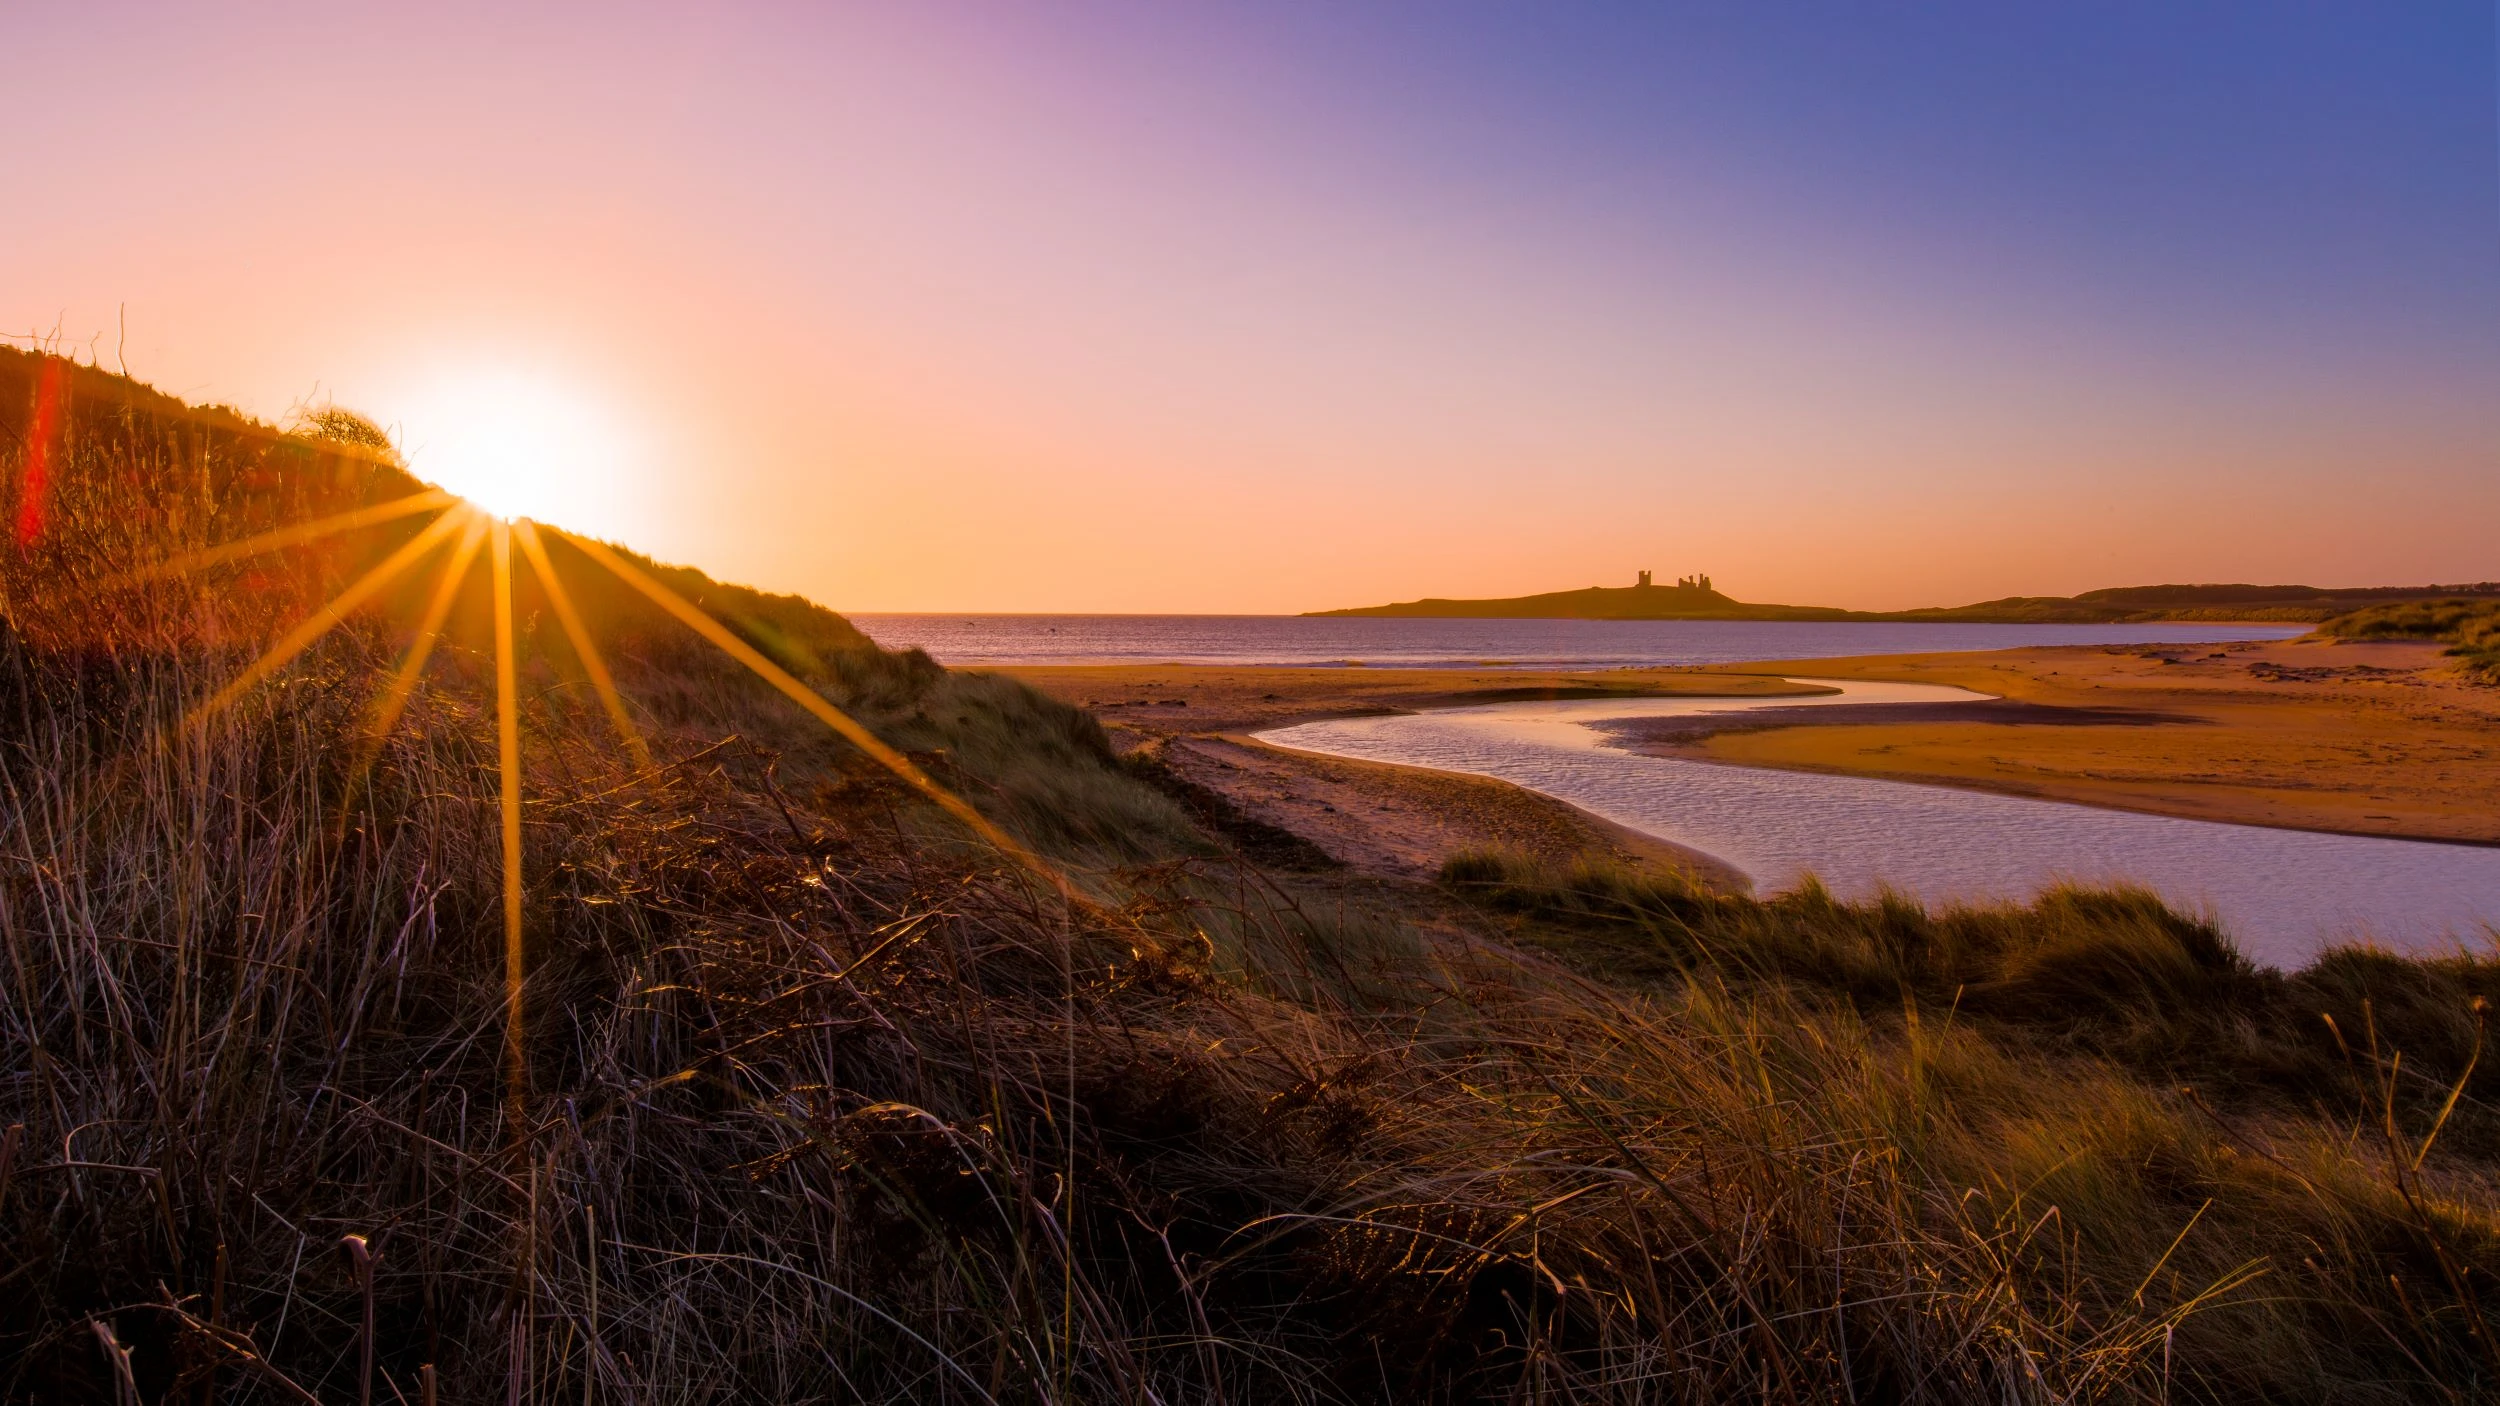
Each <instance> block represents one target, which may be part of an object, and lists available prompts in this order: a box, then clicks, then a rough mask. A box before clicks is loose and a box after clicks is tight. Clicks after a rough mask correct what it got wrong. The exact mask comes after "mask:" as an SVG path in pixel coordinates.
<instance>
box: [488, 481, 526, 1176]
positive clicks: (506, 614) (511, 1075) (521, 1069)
mask: <svg viewBox="0 0 2500 1406" xmlns="http://www.w3.org/2000/svg"><path fill="white" fill-rule="evenodd" d="M490 531H491V532H492V534H493V544H494V545H493V547H492V549H491V551H490V552H489V557H490V559H491V561H492V562H493V571H494V581H495V606H494V613H495V761H496V771H497V773H498V774H499V776H500V778H501V781H502V788H503V789H502V797H501V800H502V804H501V806H500V807H499V809H500V810H501V812H502V818H503V984H504V1077H505V1080H506V1082H507V1084H508V1086H509V1093H508V1096H509V1098H510V1101H511V1109H512V1130H513V1137H514V1138H515V1139H518V1138H519V1137H520V1136H521V1128H522V1122H521V1120H522V1116H523V1114H524V1113H525V1112H526V1111H527V1099H528V1095H529V1064H528V1050H527V1046H526V1045H525V1044H524V1043H523V1040H522V1026H521V1015H522V1012H521V978H522V964H521V898H522V892H521V718H520V712H519V707H520V699H519V694H520V683H519V678H518V676H517V673H516V670H515V666H514V663H513V657H512V525H511V524H510V523H507V522H505V521H504V520H503V519H502V518H496V519H495V520H494V525H493V527H492V528H491V529H490Z"/></svg>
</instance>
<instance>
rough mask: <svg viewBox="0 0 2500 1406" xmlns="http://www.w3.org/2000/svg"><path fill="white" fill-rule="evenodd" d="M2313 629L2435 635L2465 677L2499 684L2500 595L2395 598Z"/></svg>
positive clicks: (2366, 635) (2336, 635) (2354, 635)
mask: <svg viewBox="0 0 2500 1406" xmlns="http://www.w3.org/2000/svg"><path fill="white" fill-rule="evenodd" d="M2317 632H2318V633H2319V634H2321V635H2324V636H2327V637H2328V638H2330V639H2343V640H2440V641H2444V642H2445V643H2446V644H2447V645H2448V653H2449V654H2450V655H2451V656H2453V657H2455V658H2456V660H2457V668H2458V670H2459V671H2460V672H2461V673H2463V674H2465V675H2466V676H2467V677H2468V678H2473V679H2478V680H2480V681H2482V682H2484V683H2489V684H2500V600H2481V599H2468V598H2465V597H2462V596H2458V597H2449V598H2446V599H2441V600H2422V601H2399V602H2395V603H2392V604H2388V605H2374V606H2371V607H2369V608H2368V609H2366V610H2356V611H2353V612H2352V613H2350V614H2348V615H2339V616H2336V617H2335V618H2334V619H2332V620H2329V621H2327V622H2326V623H2325V624H2323V625H2320V626H2319V627H2318V631H2317Z"/></svg>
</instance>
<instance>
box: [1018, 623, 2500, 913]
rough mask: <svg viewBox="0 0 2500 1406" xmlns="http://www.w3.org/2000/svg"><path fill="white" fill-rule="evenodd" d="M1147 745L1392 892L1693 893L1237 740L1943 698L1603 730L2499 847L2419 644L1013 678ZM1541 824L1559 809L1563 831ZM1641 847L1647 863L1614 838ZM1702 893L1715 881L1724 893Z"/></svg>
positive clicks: (1411, 776)
mask: <svg viewBox="0 0 2500 1406" xmlns="http://www.w3.org/2000/svg"><path fill="white" fill-rule="evenodd" d="M1006 672H1010V673H1013V674H1014V675H1015V676H1017V677H1019V678H1021V679H1024V680H1025V681H1026V682H1028V683H1031V684H1033V685H1034V686H1035V687H1037V688H1040V689H1042V690H1043V691H1045V692H1048V693H1050V694H1052V695H1054V696H1056V697H1059V698H1062V699H1065V700H1067V701H1069V702H1072V703H1077V704H1079V705H1081V706H1084V707H1087V708H1089V709H1091V710H1093V711H1094V712H1095V714H1096V715H1097V716H1099V717H1101V718H1102V719H1103V721H1104V723H1105V724H1106V725H1107V726H1108V727H1109V728H1110V729H1111V730H1112V732H1113V735H1114V737H1115V738H1117V739H1120V745H1122V746H1124V747H1134V746H1140V745H1146V744H1148V743H1153V744H1156V745H1159V746H1162V747H1164V748H1165V749H1166V752H1167V755H1168V756H1169V757H1170V758H1171V760H1172V763H1173V765H1174V766H1175V768H1176V769H1179V770H1181V771H1183V772H1184V773H1185V774H1187V775H1188V776H1189V777H1190V778H1191V779H1192V780H1193V781H1195V782H1197V783H1198V784H1201V785H1204V786H1206V787H1208V788H1210V789H1211V790H1214V791H1216V792H1218V793H1220V794H1222V795H1224V796H1226V797H1227V798H1229V799H1230V800H1232V801H1233V803H1234V804H1236V805H1238V806H1240V807H1241V808H1242V809H1243V811H1244V812H1245V813H1247V814H1252V815H1256V816H1259V817H1261V818H1262V819H1265V820H1267V821H1268V822H1269V823H1273V824H1276V825H1278V826H1281V827H1282V828H1284V829H1286V830H1290V831H1292V832H1293V833H1295V834H1299V835H1303V836H1305V837H1306V838H1309V839H1311V840H1312V841H1313V842H1314V843H1316V844H1318V845H1320V846H1321V847H1322V848H1323V849H1326V850H1328V851H1329V852H1330V853H1331V854H1332V855H1335V856H1336V857H1338V858H1340V859H1342V860H1344V861H1345V862H1347V863H1350V864H1355V865H1358V866H1361V867H1366V868H1373V869H1377V870H1379V871H1380V872H1383V873H1397V874H1405V875H1412V874H1414V873H1417V872H1421V871H1423V870H1428V869H1429V868H1431V867H1433V865H1435V864H1437V862H1438V859H1437V858H1436V857H1435V856H1437V855H1440V856H1445V855H1446V854H1448V853H1450V852H1454V851H1455V850H1457V849H1461V848H1467V847H1471V846H1485V845H1491V846H1496V847H1499V846H1505V845H1507V846H1512V847H1524V848H1528V849H1531V850H1534V851H1536V852H1539V853H1546V854H1553V853H1558V852H1562V851H1563V850H1568V849H1573V848H1578V849H1584V850H1587V851H1590V852H1604V853H1610V854H1614V855H1617V856H1619V857H1620V856H1622V855H1625V854H1627V853H1633V852H1638V853H1640V854H1642V855H1643V857H1645V858H1648V859H1652V860H1655V861H1656V862H1662V863H1675V864H1680V865H1682V866H1683V867H1688V868H1695V869H1700V870H1703V871H1705V872H1707V871H1711V870H1712V867H1713V866H1712V863H1711V862H1710V861H1708V860H1707V858H1706V857H1702V856H1694V855H1693V854H1692V853H1691V852H1689V851H1682V852H1676V851H1673V849H1672V847H1667V849H1666V850H1665V851H1643V850H1640V849H1639V846H1637V845H1636V846H1633V847H1632V848H1631V849H1630V850H1627V848H1626V846H1627V840H1626V838H1625V837H1626V836H1628V835H1630V832H1628V831H1624V830H1622V829H1621V827H1618V826H1613V825H1610V824H1608V823H1607V822H1605V821H1602V820H1599V819H1597V818H1596V817H1594V816H1590V815H1587V814H1586V813H1585V812H1581V811H1578V810H1576V809H1574V808H1572V807H1569V806H1564V805H1562V804H1561V803H1560V802H1556V801H1552V800H1550V799H1549V798H1546V797H1543V796H1538V795H1535V794H1534V793H1531V792H1527V791H1524V790H1521V789H1519V788H1517V787H1513V786H1508V785H1506V784H1505V783H1499V782H1489V781H1481V780H1477V779H1475V778H1454V777H1448V776H1445V775H1442V774H1440V773H1434V772H1428V771H1418V770H1416V769H1413V768H1405V767H1381V768H1370V769H1367V768H1366V767H1365V765H1364V764H1357V763H1349V762H1343V761H1330V760H1323V759H1318V758H1310V757H1303V756H1300V755H1298V754H1292V753H1286V752H1282V751H1280V750H1279V749H1276V748H1271V747H1265V746H1262V745H1260V744H1258V743H1257V742H1255V741H1253V740H1251V739H1250V738H1249V737H1247V736H1246V735H1245V734H1247V733H1250V732H1253V731H1256V730H1259V729H1264V728H1272V727H1280V726H1284V725H1287V724H1290V723H1294V722H1303V721H1310V720H1314V719H1318V718H1324V717H1346V716H1364V715H1376V714H1380V713H1385V712H1394V711H1412V710H1422V709H1428V708H1441V707H1457V706H1465V705H1470V704H1481V703H1492V702H1501V701H1507V700H1514V699H1528V698H1594V697H1610V696H1646V695H1657V694H1688V695H1694V694H1715V695H1734V696H1751V697H1763V696H1778V695H1780V694H1796V693H1800V692H1807V691H1812V686H1811V685H1810V684H1805V685H1800V684H1796V683H1791V682H1788V680H1790V679H1811V678H1817V677H1819V678H1830V679H1867V680H1876V679H1883V680H1897V681H1902V682H1910V683H1932V684H1948V685H1953V686H1956V687H1960V688H1965V689H1969V690H1972V691H1974V692H1979V693H1986V694H1990V695H1993V696H1995V697H1996V698H1998V699H2002V700H2004V701H2002V702H1993V703H1974V704H1955V705H1945V706H1940V707H1939V706H1924V705H1920V706H1899V705H1876V706H1870V707H1864V708H1855V707H1840V708H1833V707H1824V708H1795V709H1771V710H1766V711H1755V712H1748V713H1743V714H1734V715H1726V716H1721V717H1708V718H1674V719H1650V720H1643V721H1640V722H1636V723H1624V724H1617V725H1615V726H1614V727H1613V728H1611V729H1610V730H1611V731H1613V732H1614V733H1615V734H1616V736H1617V738H1618V745H1622V746H1626V747H1629V748H1633V749H1636V750H1641V751H1646V752H1651V753H1654V754H1658V755H1667V756H1677V757H1686V758H1692V759H1696V760H1704V761H1713V762H1721V763H1727V764H1733V765H1744V766H1763V767H1779V768H1788V769H1796V770H1808V771H1824V772H1837V773H1846V774H1854V775H1863V776H1873V777H1881V778H1885V779H1889V780H1898V781H1918V782H1926V783H1931V784H1941V785H1950V786H1964V787H1971V788H1975V789H1980V790H1988V791H1997V792H2002V793H2005V794H2009V795H2021V796H2034V797H2041V798H2045V799H2053V800H2063V801H2072V802H2078V803H2081V804H2087V805H2098V806H2110V807H2116V808H2119V809H2126V810H2137V811H2145V812H2150V813H2154V814H2161V815H2175V816H2181V817H2186V818H2190V819H2199V820H2218V821H2229V822H2236V823H2242V824H2254V825H2271V826H2280V827H2285V828H2292V829H2307V830H2323V831H2333V832H2339V833H2350V834H2367V835H2384V836H2390V837H2397V838H2410V839H2431V840H2449V841H2461V842H2468V843H2482V844H2493V843H2500V690H2494V689H2489V688H2482V687H2478V686H2476V685H2473V684H2471V683H2468V682H2466V681H2464V680H2462V679H2460V678H2459V677H2458V676H2457V675H2456V674H2455V672H2454V670H2453V669H2452V668H2450V667H2449V664H2448V661H2447V660H2446V659H2444V658H2443V657H2442V656H2441V654H2440V652H2439V647H2438V646H2436V645H2429V644H2412V643H2374V644H2326V643H2317V642H2310V641H2280V642H2269V643H2262V644H2235V645H2216V646H2202V645H2198V646H2158V647H2132V648H2112V647H2097V646H2085V647H2067V648H2033V649H2018V650H2004V651H1996V652H1991V653H1971V654H1928V655H1893V656H1875V657H1864V658H1846V659H1811V660H1788V661H1778V660H1774V661H1765V662H1762V663H1757V664H1743V665H1733V666H1722V667H1717V668H1713V669H1710V670H1678V669H1641V670H1608V671H1602V672H1591V673H1574V672H1568V671H1555V672H1526V673H1523V672H1520V671H1514V670H1421V669H1418V670H1400V669H1362V668H1344V669H1310V668H1257V667H1196V666H1187V665H1153V666H1098V667H1023V668H1015V669H1011V670H1008V671H1006ZM1556 808H1559V813H1558V812H1557V810H1556ZM1632 839H1633V840H1637V841H1639V842H1640V844H1641V845H1654V844H1656V842H1654V841H1648V840H1646V839H1645V838H1644V837H1638V836H1633V837H1632ZM1717 872H1720V873H1722V874H1724V872H1725V871H1724V869H1723V868H1722V869H1719V870H1718V871H1717Z"/></svg>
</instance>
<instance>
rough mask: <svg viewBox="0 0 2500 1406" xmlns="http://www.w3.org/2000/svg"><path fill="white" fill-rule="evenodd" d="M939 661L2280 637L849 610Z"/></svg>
mask: <svg viewBox="0 0 2500 1406" xmlns="http://www.w3.org/2000/svg"><path fill="white" fill-rule="evenodd" d="M851 620H852V622H853V623H855V624H857V625H858V626H859V627H860V628H861V629H862V630H865V631H867V632H868V635H869V637H870V638H872V639H874V640H875V641H876V642H877V643H879V644H882V645H885V646H887V647H888V648H892V649H904V648H915V647H916V648H919V649H925V650H927V651H928V652H929V653H930V654H931V655H933V656H935V657H936V659H937V660H938V662H939V663H942V664H961V665H981V664H1123V663H1138V664H1368V665H1371V666H1373V667H1375V668H1381V667H1386V668H1407V669H1419V668H1429V667H1437V666H1469V667H1473V666H1486V665H1491V666H1504V667H1515V668H1522V669H1527V668H1542V669H1550V668H1561V667H1572V668H1622V667H1628V666H1633V665H1643V664H1732V663H1736V662H1739V661H1741V660H1749V659H1830V658H1834V657H1837V656H1841V655H1850V654H1924V653H1930V652H1938V651H1945V650H1966V649H2013V648H2017V647H2019V646H2024V645H2044V644H2103V645H2107V644H2216V643H2221V642H2223V641H2226V640H2256V639H2286V638H2289V637H2291V636H2293V635H2298V634H2301V633H2303V627H2300V626H2280V625H2207V624H2168V623H2157V624H2146V625H1958V624H1936V625H1926V624H1874V623H1860V622H1836V623H1829V624H1809V623H1800V622H1786V621H1780V622H1769V621H1749V620H1382V619H1367V618H1353V619H1347V618H1342V617H1340V618H1311V617H1306V616H1299V615H854V616H852V617H851Z"/></svg>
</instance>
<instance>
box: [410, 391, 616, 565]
mask: <svg viewBox="0 0 2500 1406" xmlns="http://www.w3.org/2000/svg"><path fill="white" fill-rule="evenodd" d="M620 424H621V421H620V419H619V416H618V413H617V411H616V410H615V409H614V408H613V407H610V406H606V405H603V404H601V403H600V402H599V400H598V399H597V398H596V397H594V396H592V395H590V394H588V393H587V392H585V391H583V390H581V389H579V388H578V387H576V386H573V385H571V384H568V383H566V382H564V381H562V380H560V379H557V378H555V377H551V376H545V375H540V374H534V373H530V372H523V371H517V370H492V371H484V372H472V373H467V374H463V375H457V376H449V377H445V378H443V379H442V380H440V381H438V382H436V383H434V384H433V385H431V386H428V387H426V388H424V389H423V390H421V391H420V392H418V393H417V394H415V395H413V396H411V397H410V398H409V401H408V403H407V405H406V406H405V408H404V411H403V413H402V415H401V416H400V417H399V424H398V425H397V427H396V428H397V430H398V434H399V438H400V443H401V447H402V448H403V450H404V451H405V452H406V454H407V456H408V463H409V467H410V468H411V469H413V470H414V471H415V472H416V474H417V475H418V476H419V477H421V478H424V479H427V480H429V481H431V482H433V483H436V484H439V485H441V486H442V487H443V488H446V489H448V490H450V491H451V492H453V493H456V494H459V495H460V496H461V497H463V498H466V499H468V500H469V501H470V502H472V503H475V504H476V505H477V506H479V507H480V508H483V509H485V510H486V511H487V512H490V513H493V514H495V515H496V516H498V517H502V518H524V517H526V518H533V519H536V520H538V521H540V522H546V523H556V524H562V525H564V526H567V527H581V528H584V529H588V530H595V531H601V532H608V533H616V532H620V531H623V530H626V529H628V528H630V527H633V526H637V525H638V524H634V523H631V522H628V521H626V520H625V519H626V518H629V517H630V514H629V513H624V512H620V508H622V507H623V506H624V505H625V504H626V503H628V502H629V501H630V500H631V499H632V498H633V497H634V496H635V490H636V488H637V487H638V485H639V483H640V482H641V479H642V475H643V463H642V461H643V459H644V457H645V455H644V452H643V450H642V447H641V446H640V445H639V444H637V443H635V442H634V441H633V440H632V439H631V438H630V437H629V436H628V435H627V434H626V433H624V432H622V431H621V430H620Z"/></svg>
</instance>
